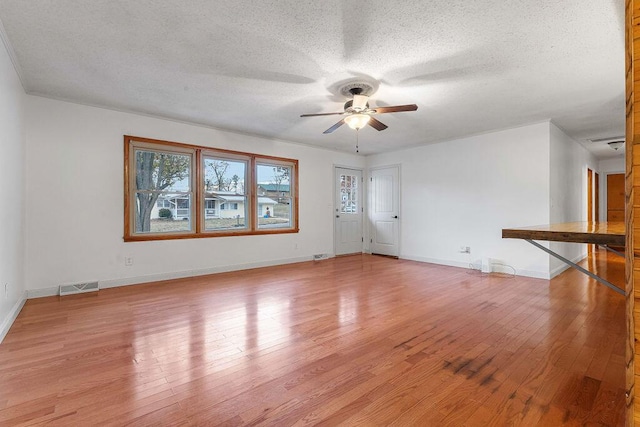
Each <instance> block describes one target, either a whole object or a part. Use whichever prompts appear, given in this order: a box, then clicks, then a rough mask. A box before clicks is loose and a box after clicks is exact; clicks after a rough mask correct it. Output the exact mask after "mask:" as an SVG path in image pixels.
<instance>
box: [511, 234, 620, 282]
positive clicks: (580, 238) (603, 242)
mask: <svg viewBox="0 0 640 427" xmlns="http://www.w3.org/2000/svg"><path fill="white" fill-rule="evenodd" d="M502 238H503V239H523V240H526V241H527V242H529V243H531V244H532V245H534V246H535V247H537V248H539V249H541V250H543V251H545V252H546V253H548V254H549V255H552V256H554V257H556V258H558V259H559V260H560V261H562V262H564V263H566V264H568V265H570V266H571V267H573V268H575V269H577V270H579V271H581V272H583V273H584V274H586V275H588V276H589V277H591V278H593V279H595V280H597V281H598V282H600V283H602V284H603V285H605V286H607V287H609V288H611V289H612V290H614V291H616V292H618V293H619V294H622V295H625V292H624V291H623V290H622V289H620V288H618V287H617V286H615V285H613V284H612V283H610V282H608V281H607V280H605V279H603V278H602V277H600V276H597V275H596V274H594V273H592V272H590V271H589V270H587V269H585V268H583V267H581V266H579V265H578V264H576V263H574V262H572V261H570V260H568V259H567V258H565V257H563V256H562V255H560V254H558V253H556V252H553V251H552V250H551V249H549V248H547V247H544V246H543V245H541V244H540V243H538V242H535V241H534V240H546V241H552V242H568V243H589V244H595V245H598V246H600V247H603V248H605V249H607V250H608V251H611V252H613V253H615V254H617V255H620V256H622V257H624V254H622V253H620V252H618V251H617V250H615V249H612V248H611V246H624V245H625V225H624V223H623V222H566V223H562V224H548V225H536V226H533V227H519V228H503V229H502Z"/></svg>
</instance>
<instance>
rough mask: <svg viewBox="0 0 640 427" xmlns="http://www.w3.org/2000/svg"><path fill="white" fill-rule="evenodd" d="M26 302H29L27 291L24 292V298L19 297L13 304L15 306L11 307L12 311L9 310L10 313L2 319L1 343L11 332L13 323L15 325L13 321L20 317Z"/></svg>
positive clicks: (0, 329) (0, 327) (0, 328)
mask: <svg viewBox="0 0 640 427" xmlns="http://www.w3.org/2000/svg"><path fill="white" fill-rule="evenodd" d="M25 302H27V292H26V291H25V292H23V294H22V298H20V299H18V301H16V303H15V304H14V305H13V307H11V311H9V314H8V315H7V317H6V318H5V319H4V320H3V321H2V325H1V326H0V343H2V340H4V337H6V336H7V333H9V329H11V325H13V322H14V321H15V320H16V318H17V317H18V314H20V310H22V307H24V303H25Z"/></svg>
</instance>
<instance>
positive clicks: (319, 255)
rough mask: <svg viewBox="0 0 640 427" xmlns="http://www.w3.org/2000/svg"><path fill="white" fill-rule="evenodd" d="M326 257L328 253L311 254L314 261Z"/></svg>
mask: <svg viewBox="0 0 640 427" xmlns="http://www.w3.org/2000/svg"><path fill="white" fill-rule="evenodd" d="M327 258H329V255H327V254H315V255H314V256H313V260H314V261H319V260H321V259H327Z"/></svg>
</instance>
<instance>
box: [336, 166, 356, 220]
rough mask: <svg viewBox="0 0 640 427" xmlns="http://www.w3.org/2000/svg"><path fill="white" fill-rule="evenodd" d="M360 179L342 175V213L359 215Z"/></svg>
mask: <svg viewBox="0 0 640 427" xmlns="http://www.w3.org/2000/svg"><path fill="white" fill-rule="evenodd" d="M358 212H359V209H358V177H357V176H355V175H340V213H341V214H353V213H358Z"/></svg>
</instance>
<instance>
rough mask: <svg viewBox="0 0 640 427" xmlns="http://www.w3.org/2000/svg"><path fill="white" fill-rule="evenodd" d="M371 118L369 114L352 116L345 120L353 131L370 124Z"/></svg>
mask: <svg viewBox="0 0 640 427" xmlns="http://www.w3.org/2000/svg"><path fill="white" fill-rule="evenodd" d="M370 118H371V116H370V115H368V114H352V115H350V116H347V117H345V118H344V122H345V123H346V124H347V125H349V127H350V128H351V129H355V130H360V129H362V128H363V127H365V126H366V125H367V123H369V119H370Z"/></svg>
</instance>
